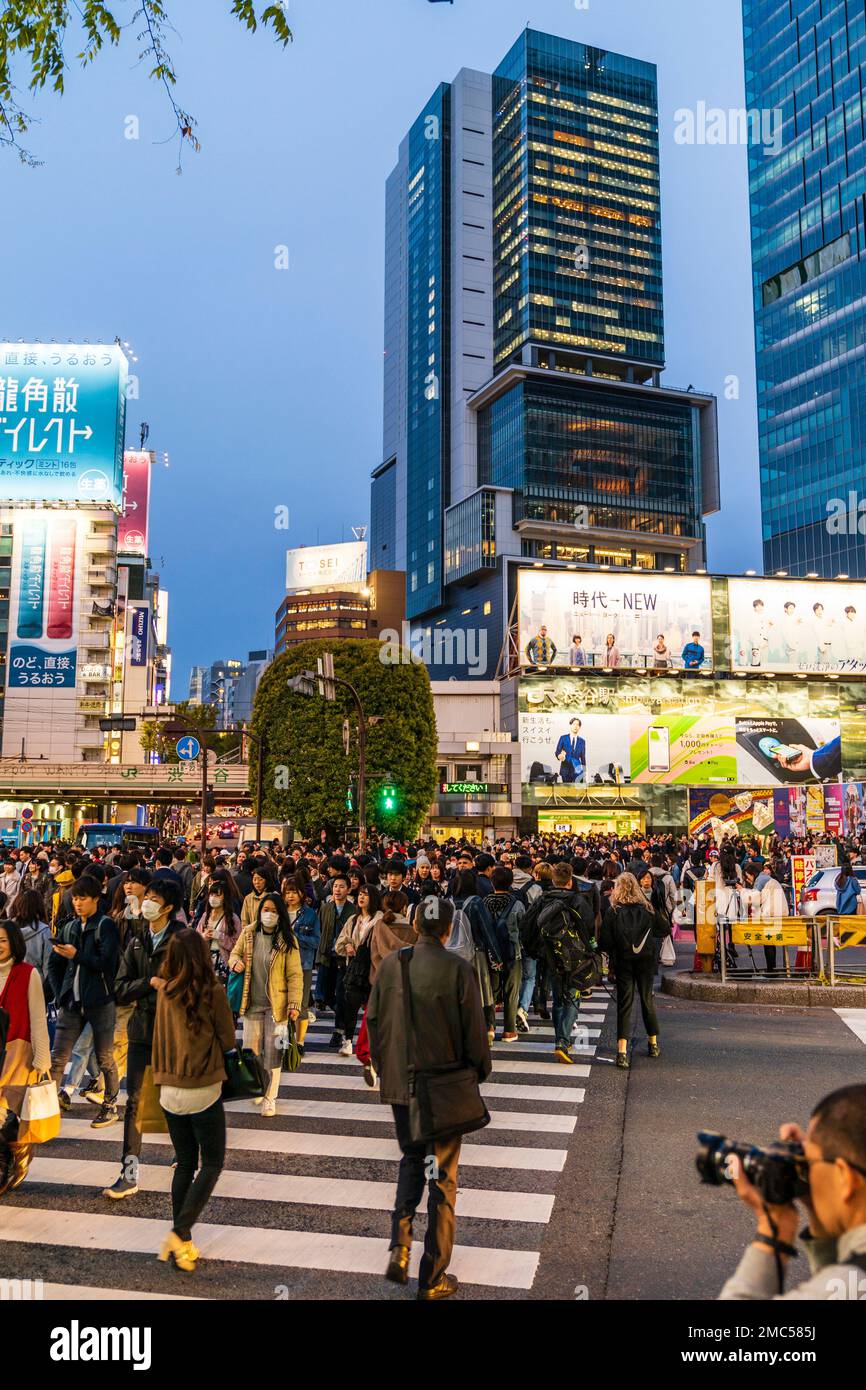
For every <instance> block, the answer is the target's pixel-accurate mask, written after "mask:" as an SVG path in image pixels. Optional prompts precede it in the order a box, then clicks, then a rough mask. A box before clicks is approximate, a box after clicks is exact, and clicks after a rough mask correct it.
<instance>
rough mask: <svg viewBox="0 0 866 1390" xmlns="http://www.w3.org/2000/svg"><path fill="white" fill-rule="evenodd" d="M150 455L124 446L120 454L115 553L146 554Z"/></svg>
mask: <svg viewBox="0 0 866 1390" xmlns="http://www.w3.org/2000/svg"><path fill="white" fill-rule="evenodd" d="M150 467H151V456H150V454H149V453H147V452H145V451H144V450H133V449H127V450H126V453H125V454H124V455H123V502H122V511H121V516H120V523H119V525H118V528H117V551H118V554H119V555H144V556H146V555H147V540H148V520H149V514H150Z"/></svg>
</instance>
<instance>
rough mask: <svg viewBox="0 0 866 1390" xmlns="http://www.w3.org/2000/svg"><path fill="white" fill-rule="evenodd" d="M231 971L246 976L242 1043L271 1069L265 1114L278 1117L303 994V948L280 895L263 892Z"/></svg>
mask: <svg viewBox="0 0 866 1390" xmlns="http://www.w3.org/2000/svg"><path fill="white" fill-rule="evenodd" d="M229 969H230V970H234V971H236V972H237V973H240V972H241V971H243V972H244V975H245V978H244V992H243V998H242V999H241V1007H240V1017H241V1018H242V1019H243V1021H244V1047H249V1048H252V1050H253V1051H254V1052H257V1053H258V1054H259V1056H260V1057H261V1059H262V1063H263V1065H264V1066H265V1067H266V1068H267V1069H269V1070H270V1073H271V1077H270V1083H269V1085H268V1089H267V1092H266V1094H265V1096H264V1098H263V1100H262V1102H261V1106H262V1114H263V1115H266V1116H270V1115H276V1113H277V1096H278V1095H279V1089H280V1072H281V1071H282V1062H283V1050H284V1047H285V1042H286V1038H287V1036H288V1023H289V1020H290V1019H291V1020H292V1022H295V1021H296V1020H297V1019H298V1017H299V1015H300V1012H301V1004H302V1002H303V997H304V971H303V967H302V965H301V952H300V948H299V946H298V942H297V938H296V937H295V934H294V932H293V931H292V928H291V923H290V922H289V914H288V909H287V908H286V904H285V903H284V902H283V899H282V898H281V897H280V894H279V893H265V894H264V895H263V897H262V900H261V902H260V903H259V907H258V918H257V920H256V921H255V922H253V923H252V924H251V925H250V926H248V927H245V928H244V930H243V931H242V932H241V934H240V936H239V937H238V940H237V942H236V944H235V947H234V950H233V951H232V953H231V955H230V956H229Z"/></svg>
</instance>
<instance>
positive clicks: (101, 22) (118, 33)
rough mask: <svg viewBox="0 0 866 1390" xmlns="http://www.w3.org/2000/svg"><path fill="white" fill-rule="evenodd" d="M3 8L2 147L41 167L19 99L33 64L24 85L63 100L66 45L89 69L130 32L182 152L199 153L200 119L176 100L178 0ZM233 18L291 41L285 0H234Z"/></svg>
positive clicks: (65, 1)
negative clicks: (171, 34)
mask: <svg viewBox="0 0 866 1390" xmlns="http://www.w3.org/2000/svg"><path fill="white" fill-rule="evenodd" d="M209 3H210V4H212V3H213V0H209ZM0 4H2V5H3V8H2V10H0V145H8V146H10V147H11V148H13V149H15V150H16V151H17V153H18V155H19V156H20V158H21V159H22V160H23V161H24V162H25V163H26V164H35V163H37V161H36V160H35V159H34V158H33V156H32V155H31V154H30V153H29V152H28V150H26V149H25V148H24V146H23V145H22V144H21V139H22V137H24V136H25V135H26V134H27V131H28V130H29V128H30V117H29V116H28V115H27V113H26V111H24V110H23V108H22V107H21V106H20V105H19V102H18V99H17V95H16V93H17V92H18V91H19V90H20V86H19V82H18V81H16V74H17V73H19V72H20V71H22V70H26V68H27V65H28V62H29V75H27V74H26V71H25V74H24V80H25V81H26V85H27V86H28V87H29V89H30V91H33V92H35V91H40V90H41V89H43V88H46V87H47V88H51V89H52V90H53V91H55V92H58V93H59V94H61V95H62V93H63V91H64V89H65V86H66V73H67V70H68V67H69V62H70V59H69V57H68V55H67V47H68V46H69V45H70V44H71V45H74V46H75V47H77V48H78V52H76V53H75V56H74V60H75V61H77V62H79V63H80V64H81V65H82V66H83V67H87V66H88V65H89V64H90V63H92V62H93V61H94V60H95V59H96V57H97V56H98V55H99V53H100V52H101V51H102V49H103V48H104V47H105V46H106V44H108V45H110V46H115V47H117V46H119V45H120V43H121V41H122V40H123V38H124V31H125V30H128V31H129V37H130V41H131V42H134V43H135V44H136V45H137V49H138V60H139V62H140V63H143V64H146V65H147V66H148V69H149V73H148V75H149V76H150V78H151V79H152V80H153V81H154V82H159V83H160V84H161V85H162V86H163V87H164V89H165V93H166V96H167V98H168V102H169V105H170V107H171V110H172V113H173V115H174V118H175V121H176V123H177V136H178V139H179V142H180V148H181V150H183V147H184V145H185V144H189V145H191V146H192V148H193V149H194V150H198V149H199V142H198V138H197V136H196V134H195V129H196V121H195V118H194V117H193V116H191V115H190V113H189V112H188V111H185V110H184V109H183V107H182V106H181V105H180V104H179V103H178V101H177V99H176V97H175V88H176V87H177V72H176V70H175V66H174V63H173V61H172V58H171V54H170V52H169V48H168V38H167V35H168V31H169V30H171V29H173V27H174V26H173V24H172V15H173V14H174V13H176V8H175V7H176V4H177V0H5V3H4V0H0ZM231 13H232V14H233V15H234V16H235V17H236V18H237V19H238V20H239V21H240V23H241V24H242V25H243V26H244V27H245V28H246V29H248V30H249V31H250V32H251V33H255V32H256V31H257V30H258V29H259V28H262V29H270V31H271V33H272V34H273V36H274V38H275V39H276V42H277V43H278V44H281V45H282V47H283V48H285V47H286V45H287V44H289V43H291V41H292V31H291V29H290V28H289V22H288V19H287V18H286V7H285V4H283V3H280V0H277V2H276V3H271V4H264V5H263V4H261V3H259V0H231ZM79 45H80V47H79ZM178 171H179V166H178Z"/></svg>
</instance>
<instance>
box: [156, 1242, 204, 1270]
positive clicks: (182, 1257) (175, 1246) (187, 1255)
mask: <svg viewBox="0 0 866 1390" xmlns="http://www.w3.org/2000/svg"><path fill="white" fill-rule="evenodd" d="M159 1258H160V1259H161V1260H162V1261H163V1263H165V1262H166V1261H168V1260H171V1259H173V1260H174V1264H175V1268H176V1269H182V1270H183V1272H184V1273H185V1274H193V1273H194V1272H195V1267H196V1264H197V1263H198V1261H199V1259H200V1255H199V1251H198V1250H197V1249H196V1247H195V1246H194V1245H193V1243H192V1241H191V1240H181V1238H180V1236H179V1235H177V1234H176V1233H175V1232H174V1231H169V1233H168V1235H167V1236H166V1238H165V1240H164V1241H163V1242H162V1248H161V1249H160V1252H159Z"/></svg>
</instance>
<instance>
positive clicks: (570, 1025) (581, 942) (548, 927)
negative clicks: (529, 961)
mask: <svg viewBox="0 0 866 1390" xmlns="http://www.w3.org/2000/svg"><path fill="white" fill-rule="evenodd" d="M520 939H521V944H522V947H523V950H524V951H526V952H527V954H529V955H532V956H535V958H536V959H537V960H540V961H543V962H544V964H545V965H546V966H547V969H548V973H549V976H550V980H551V982H552V985H553V1028H554V1054H555V1056H556V1059H557V1061H559V1062H562V1063H564V1064H565V1065H566V1066H572V1065H573V1064H574V1058H573V1057H572V1055H571V1047H572V1042H571V1035H572V1031H573V1029H574V1025H575V1023H576V1022H577V1015H578V1010H579V1008H580V996H581V993H582V992H583V991H585V990H587V989H589V988H590V987H591V986H592V985H594V984H597V983H598V980H599V979H600V977H601V970H600V957H599V955H598V945H597V942H596V939H595V921H594V917H593V912H592V908H591V907H590V905H589V902H588V900H587V898H586V897H585V896H584V895H583V894H582V893H580V892H579V891H577V890H576V889H575V887H574V884H573V881H572V876H571V865H570V864H562V863H560V864H554V866H553V887H552V888H551V889H550V890H549V892H547V893H545V894H544V896H543V897H542V898H540V899H539V900H538V901H537V902H535V903H533V905H532V907H531V908H530V909H529V911H528V912H527V914H526V916H525V917H524V919H523V926H522V929H521V933H520Z"/></svg>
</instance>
